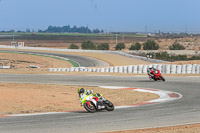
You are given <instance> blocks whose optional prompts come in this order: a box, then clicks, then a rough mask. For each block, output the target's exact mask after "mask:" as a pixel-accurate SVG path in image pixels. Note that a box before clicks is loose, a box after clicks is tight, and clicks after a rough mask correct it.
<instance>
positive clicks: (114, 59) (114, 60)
mask: <svg viewBox="0 0 200 133" xmlns="http://www.w3.org/2000/svg"><path fill="white" fill-rule="evenodd" d="M68 53H69V54H75V55H81V56H88V57H93V58H96V59H99V60H103V61H105V62H107V63H109V65H110V66H127V65H138V64H150V63H149V62H147V61H143V60H138V59H134V58H129V57H125V56H121V55H115V54H108V53H78V52H68Z"/></svg>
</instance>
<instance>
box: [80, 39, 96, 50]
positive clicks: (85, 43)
mask: <svg viewBox="0 0 200 133" xmlns="http://www.w3.org/2000/svg"><path fill="white" fill-rule="evenodd" d="M81 47H82V49H91V50H93V49H96V46H95V45H94V43H93V42H92V41H83V42H82V44H81Z"/></svg>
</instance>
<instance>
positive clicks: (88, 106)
mask: <svg viewBox="0 0 200 133" xmlns="http://www.w3.org/2000/svg"><path fill="white" fill-rule="evenodd" d="M89 103H90V105H89V104H88V103H87V102H86V103H84V104H83V106H84V108H85V109H86V110H87V111H88V112H91V113H94V112H96V111H97V110H96V108H95V106H94V104H93V103H92V102H91V101H90V102H89Z"/></svg>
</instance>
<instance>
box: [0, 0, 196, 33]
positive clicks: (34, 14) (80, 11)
mask: <svg viewBox="0 0 200 133" xmlns="http://www.w3.org/2000/svg"><path fill="white" fill-rule="evenodd" d="M198 5H200V1H197V0H191V1H188V0H177V1H173V0H168V1H160V0H151V1H149V0H148V1H147V0H134V1H133V0H126V1H122V0H118V1H116V0H109V1H106V0H101V1H99V0H68V1H65V0H59V1H54V0H43V1H39V0H34V1H33V0H29V1H27V0H18V1H14V0H0V16H1V21H0V31H3V30H4V31H9V30H15V31H17V30H21V31H26V29H27V28H28V29H30V30H32V29H34V30H35V31H38V30H39V29H40V30H45V29H47V28H48V26H50V25H51V26H61V27H62V26H65V25H70V26H74V25H76V26H77V27H81V26H84V27H87V26H88V27H89V28H90V29H102V30H104V32H107V33H110V32H133V33H134V32H141V33H149V32H151V33H158V32H159V31H160V32H163V33H170V32H171V33H200V25H199V24H200V18H199V17H197V14H198V12H199V10H198Z"/></svg>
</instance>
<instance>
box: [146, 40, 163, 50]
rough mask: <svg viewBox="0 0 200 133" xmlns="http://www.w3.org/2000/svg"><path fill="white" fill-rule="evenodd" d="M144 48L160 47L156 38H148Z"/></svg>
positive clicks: (153, 48) (154, 48)
mask: <svg viewBox="0 0 200 133" xmlns="http://www.w3.org/2000/svg"><path fill="white" fill-rule="evenodd" d="M143 49H144V50H158V49H159V45H158V44H157V43H156V42H155V41H154V40H147V41H146V42H145V43H144V44H143Z"/></svg>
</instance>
